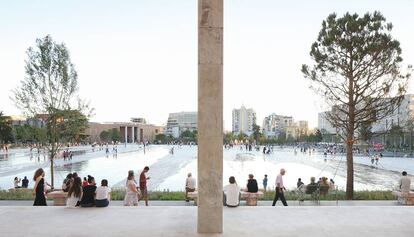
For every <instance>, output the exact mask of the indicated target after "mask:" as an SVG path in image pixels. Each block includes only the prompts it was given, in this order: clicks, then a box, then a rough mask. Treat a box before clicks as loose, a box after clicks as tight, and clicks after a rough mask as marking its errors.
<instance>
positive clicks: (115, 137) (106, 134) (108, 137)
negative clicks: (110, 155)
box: [99, 128, 121, 143]
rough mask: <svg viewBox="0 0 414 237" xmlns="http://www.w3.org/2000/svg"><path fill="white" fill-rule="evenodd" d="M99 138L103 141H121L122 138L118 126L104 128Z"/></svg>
mask: <svg viewBox="0 0 414 237" xmlns="http://www.w3.org/2000/svg"><path fill="white" fill-rule="evenodd" d="M99 138H100V139H101V141H103V142H109V143H110V142H119V141H120V140H121V132H120V131H119V130H118V129H117V128H112V129H108V130H104V131H102V132H101V133H100V134H99Z"/></svg>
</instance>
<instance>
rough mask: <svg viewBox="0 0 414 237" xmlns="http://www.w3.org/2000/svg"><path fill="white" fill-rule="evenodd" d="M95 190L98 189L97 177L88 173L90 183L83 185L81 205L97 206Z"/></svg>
mask: <svg viewBox="0 0 414 237" xmlns="http://www.w3.org/2000/svg"><path fill="white" fill-rule="evenodd" d="M78 178H79V177H78ZM81 185H82V184H81ZM95 191H96V183H95V178H94V177H92V176H90V175H88V185H87V186H85V187H83V189H82V192H83V195H82V199H81V201H80V206H81V207H93V206H95Z"/></svg>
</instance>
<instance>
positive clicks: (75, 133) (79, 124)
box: [58, 109, 88, 141]
mask: <svg viewBox="0 0 414 237" xmlns="http://www.w3.org/2000/svg"><path fill="white" fill-rule="evenodd" d="M61 118H62V119H61V120H60V121H58V132H59V135H60V139H62V140H64V141H79V140H80V136H81V135H83V134H84V133H85V130H86V129H87V128H88V118H87V117H86V116H85V115H84V114H83V113H82V112H81V111H79V110H76V109H75V110H64V111H61Z"/></svg>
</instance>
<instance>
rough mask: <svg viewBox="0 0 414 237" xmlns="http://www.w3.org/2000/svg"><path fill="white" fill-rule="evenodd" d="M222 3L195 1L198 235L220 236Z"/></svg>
mask: <svg viewBox="0 0 414 237" xmlns="http://www.w3.org/2000/svg"><path fill="white" fill-rule="evenodd" d="M222 190H223V0H199V1H198V217H197V218H198V219H197V230H198V232H199V233H221V232H223V191H222Z"/></svg>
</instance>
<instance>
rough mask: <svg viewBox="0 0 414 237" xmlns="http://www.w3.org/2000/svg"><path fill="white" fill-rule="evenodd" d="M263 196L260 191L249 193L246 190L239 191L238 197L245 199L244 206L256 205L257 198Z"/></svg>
mask: <svg viewBox="0 0 414 237" xmlns="http://www.w3.org/2000/svg"><path fill="white" fill-rule="evenodd" d="M263 196H264V194H263V192H262V191H258V192H257V193H249V192H246V191H241V192H240V199H242V200H246V206H257V199H259V198H262V197H263Z"/></svg>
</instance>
